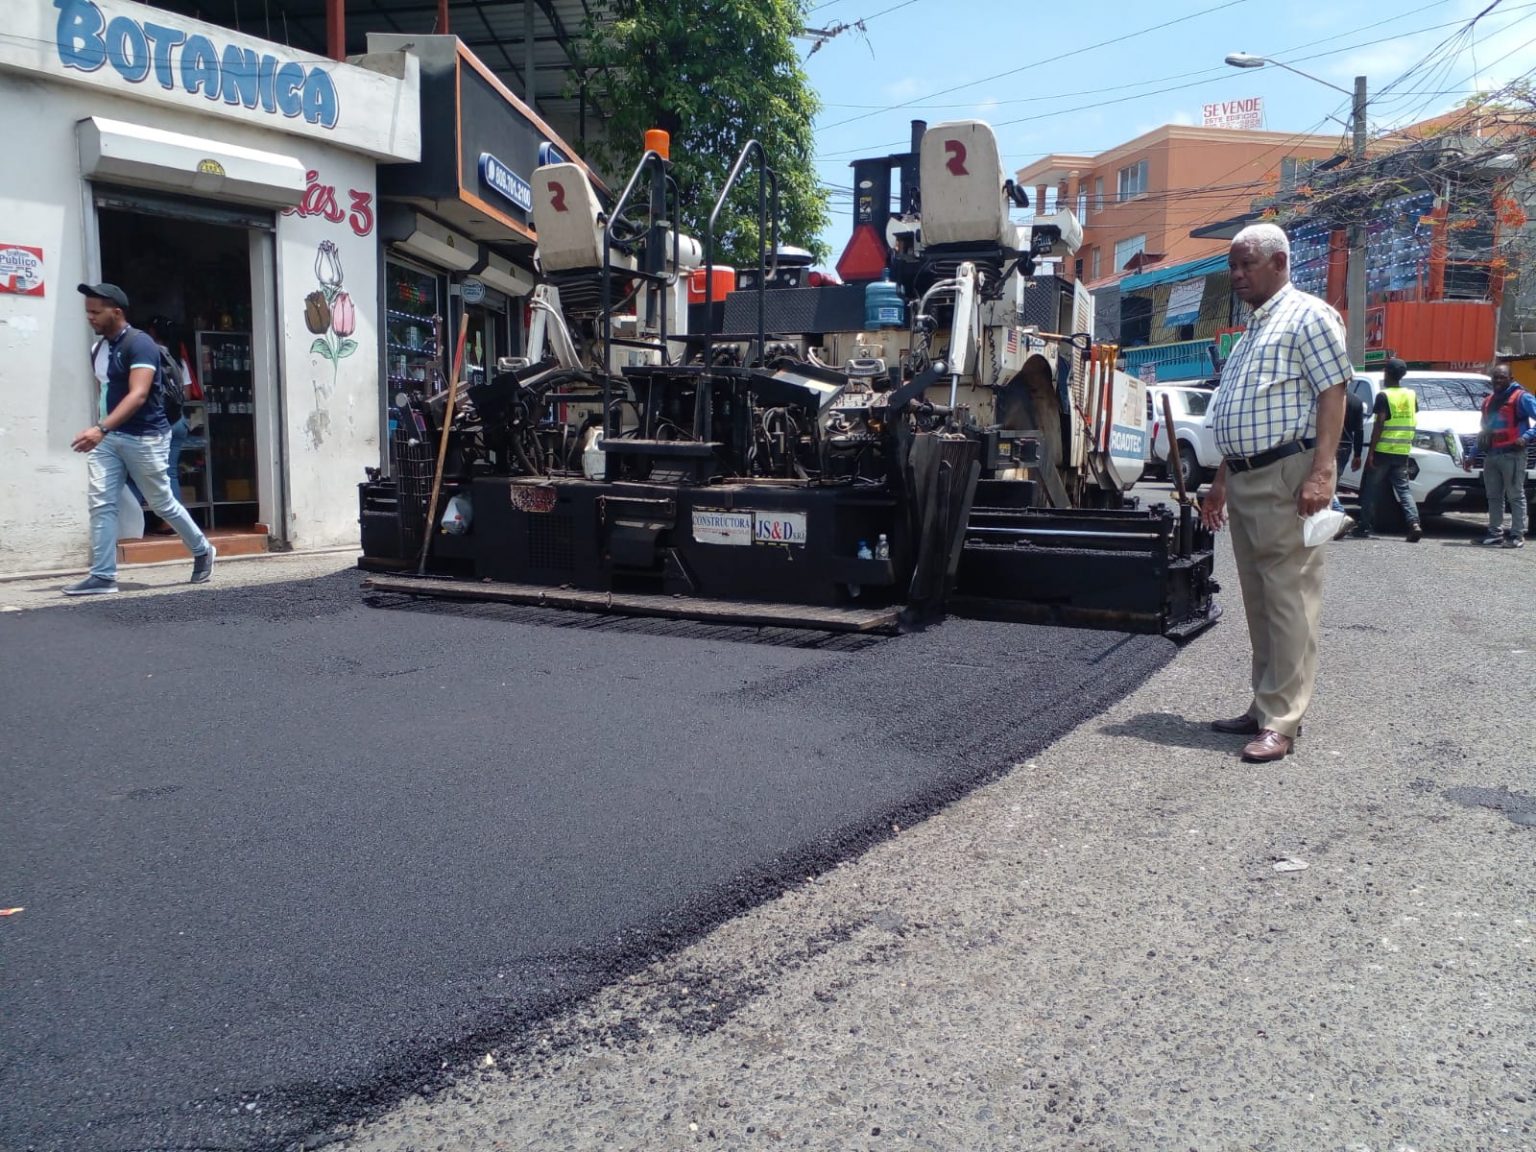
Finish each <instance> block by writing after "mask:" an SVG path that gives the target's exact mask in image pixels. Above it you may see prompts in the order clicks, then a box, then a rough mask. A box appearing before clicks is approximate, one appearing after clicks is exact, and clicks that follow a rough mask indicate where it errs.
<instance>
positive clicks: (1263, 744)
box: [1243, 728, 1296, 764]
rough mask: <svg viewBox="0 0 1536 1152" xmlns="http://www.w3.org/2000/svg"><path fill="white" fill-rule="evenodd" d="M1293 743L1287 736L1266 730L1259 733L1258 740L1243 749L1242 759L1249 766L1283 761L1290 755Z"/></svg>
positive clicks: (1252, 741)
mask: <svg viewBox="0 0 1536 1152" xmlns="http://www.w3.org/2000/svg"><path fill="white" fill-rule="evenodd" d="M1295 743H1296V742H1295V741H1294V740H1292V739H1291V738H1290V737H1289V736H1282V735H1280V733H1278V732H1273V731H1271V730H1270V729H1268V728H1266V729H1264V731H1262V732H1260V733H1259V735H1258V739H1256V740H1250V741H1249V742H1248V744H1247V745H1246V746H1245V747H1244V748H1243V759H1244V760H1246V761H1248V762H1249V763H1250V764H1268V763H1270V762H1271V761H1274V760H1284V759H1285V758H1286V757H1287V756H1289V755H1290V754H1291V748H1292V747H1293V746H1294V745H1295Z"/></svg>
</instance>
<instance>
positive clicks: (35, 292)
mask: <svg viewBox="0 0 1536 1152" xmlns="http://www.w3.org/2000/svg"><path fill="white" fill-rule="evenodd" d="M0 292H7V293H10V294H11V295H13V296H41V295H42V294H43V250H42V249H41V248H32V247H30V246H28V245H26V244H6V243H5V242H3V241H0Z"/></svg>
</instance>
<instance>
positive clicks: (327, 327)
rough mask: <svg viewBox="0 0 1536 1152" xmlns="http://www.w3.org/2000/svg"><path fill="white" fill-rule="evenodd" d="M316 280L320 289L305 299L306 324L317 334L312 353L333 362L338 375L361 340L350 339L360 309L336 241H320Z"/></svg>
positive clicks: (316, 263) (333, 368)
mask: <svg viewBox="0 0 1536 1152" xmlns="http://www.w3.org/2000/svg"><path fill="white" fill-rule="evenodd" d="M315 279H316V280H318V281H319V282H320V290H319V291H318V292H311V293H310V294H309V295H308V296H306V297H304V324H305V326H306V327H307V328H308V329H309V330H310V331H311V332H313V333H314V334H315V342H314V343H313V344H311V345H310V346H309V350H310V351H311V352H312V353H314V354H315V355H317V356H324V357H325V358H326V359H327V360H329V361H330V362H331V368H332V371H333V374H334V372H335V371H336V370H337V369H338V368H339V363H340V361H341V360H342V359H344V358H345V357H347V356H350V355H352V353H354V352H356V351H357V341H356V340H352V339H350V337H351V335H352V333H353V332H355V331H356V330H357V307H356V306H355V305H354V304H353V303H352V297H351V295H350V294H349V293H348V292H347V290H346V289H345V288H344V287H343V284H344V283H345V273H344V272H343V271H342V267H341V250H340V249H339V248H337V247H336V243H335V241H333V240H322V241H320V247H319V248H318V249H316V251H315Z"/></svg>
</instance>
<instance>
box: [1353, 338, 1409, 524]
mask: <svg viewBox="0 0 1536 1152" xmlns="http://www.w3.org/2000/svg"><path fill="white" fill-rule="evenodd" d="M1407 373H1408V365H1406V364H1404V363H1403V362H1402V361H1401V360H1396V359H1393V360H1388V361H1387V369H1386V374H1385V382H1384V384H1383V387H1382V389H1381V391H1380V392H1379V393H1377V395H1376V407H1375V409H1374V411H1373V416H1374V417H1375V420H1374V425H1375V426H1374V427H1373V428H1372V429H1371V448H1370V454H1369V455H1368V456H1367V457H1366V461H1365V475H1364V476H1363V477H1362V479H1361V481H1360V526H1359V527H1358V528H1356V529H1355V532H1354V535H1356V536H1358V537H1361V538H1369V537H1370V536H1371V534H1372V531H1373V530H1374V528H1375V525H1376V500H1377V498H1378V496H1379V495H1380V493H1381V489H1382V486H1383V485H1384V484H1386V483H1388V482H1390V483H1391V485H1392V493H1393V495H1394V496H1396V497H1397V502H1398V504H1400V505H1401V506H1402V509H1403V519H1404V520H1405V521H1406V522H1407V524H1408V543H1410V544H1417V543H1418V542H1419V540H1420V539H1421V538H1422V537H1423V535H1424V529H1423V528H1421V527H1420V526H1419V509H1418V505H1416V504H1415V503H1414V502H1413V494H1412V493H1411V492H1409V490H1408V454H1409V452H1411V451H1412V450H1413V433H1414V429H1415V428H1416V427H1417V425H1418V419H1419V397H1418V394H1417V393H1415V392H1414V390H1413V389H1412V388H1405V387H1404V386H1403V377H1404V376H1406V375H1407Z"/></svg>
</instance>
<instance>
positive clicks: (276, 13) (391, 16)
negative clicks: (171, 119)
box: [154, 0, 607, 151]
mask: <svg viewBox="0 0 1536 1152" xmlns="http://www.w3.org/2000/svg"><path fill="white" fill-rule="evenodd" d="M154 7H156V8H162V9H164V10H166V11H168V12H178V13H181V14H182V15H185V16H190V17H194V18H196V19H199V20H206V21H208V22H209V23H212V24H218V25H221V26H222V27H225V28H232V29H236V30H238V31H241V32H244V33H246V34H247V35H252V36H260V37H261V38H262V39H264V40H271V41H274V42H276V43H278V44H287V45H289V46H290V47H293V48H297V49H301V50H303V51H305V52H313V53H315V54H316V55H318V56H327V55H328V56H333V57H345V56H357V55H361V54H363V53H364V52H366V51H367V50H368V33H370V32H395V33H402V34H406V35H412V34H422V35H431V34H433V33H451V34H453V35H456V36H458V37H459V39H461V40H462V41H463V42H464V43H465V45H466V46H468V47H469V49H470V50H471V51H473V52H474V54H475V55H476V56H478V57H479V58H480V59H481V61H482V62H483V63H484V64H485V65H486V66H487V67H489V68H490V69H491V70H492V71H494V72H495V73H496V75H497V78H498V79H499V80H501V82H502V83H503V84H505V85H506V86H507V87H508V88H510V89H511V90H512V91H513V92H514V93H516V94H517V95H518V96H519V97H521V98H522V99H523V100H524V102H525V103H528V104H532V105H534V106H535V107H536V109H537V110H538V112H539V113H540V115H542V116H543V117H544V119H545V120H546V121H548V122H549V124H550V126H551V127H553V128H554V129H555V130H556V131H557V132H559V133H560V135H561V136H563V137H565V139H566V140H568V141H569V142H570V143H571V144H572V145H573V146H575V147H576V148H577V149H578V150H579V151H580V150H584V145H585V142H586V138H587V137H588V136H596V135H598V134H600V131H601V128H602V124H603V121H604V120H606V118H607V114H606V110H605V109H604V108H603V107H602V106H601V104H600V103H599V102H594V101H593V100H592V99H591V98H590V97H587V98H585V99H584V98H583V97H582V95H581V94H580V92H577V93H575V94H572V95H567V93H566V87H567V81H568V79H569V78H570V77H572V76H578V77H579V76H580V72H581V70H580V67H579V64H578V59H577V57H578V49H577V45H578V42H579V41H580V39H581V35H582V31H583V29H584V28H585V26H586V23H587V21H588V20H589V19H591V18H601V17H602V14H603V11H604V10H605V9H606V5H605V4H603V3H601V2H600V0H345V3H343V0H260V2H259V3H253V2H252V0H246V2H245V3H244V4H241V3H240V0H158V2H157V3H155V4H154ZM338 15H339V16H340V21H339V28H333V27H331V26H329V25H328V23H327V18H328V16H329V17H331V18H332V19H333V20H334V19H335V18H336V17H337V16H338ZM445 24H446V27H445V26H444V25H445ZM530 29H531V37H530V34H529V33H530ZM337 31H339V33H340V35H339V36H336V37H335V40H339V41H340V43H339V45H338V44H337V43H336V42H335V41H333V33H335V32H337ZM530 76H531V77H532V80H533V83H532V99H529V90H530V85H529V83H528V79H529V77H530Z"/></svg>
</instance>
